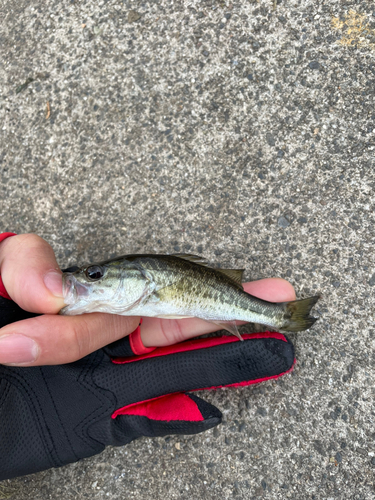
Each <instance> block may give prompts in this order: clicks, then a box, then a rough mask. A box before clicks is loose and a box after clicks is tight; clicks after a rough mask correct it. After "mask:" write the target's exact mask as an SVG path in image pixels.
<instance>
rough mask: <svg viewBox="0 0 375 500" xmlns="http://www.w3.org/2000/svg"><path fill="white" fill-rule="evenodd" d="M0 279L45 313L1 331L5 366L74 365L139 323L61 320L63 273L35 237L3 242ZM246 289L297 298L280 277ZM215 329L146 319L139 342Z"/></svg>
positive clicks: (165, 341)
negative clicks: (73, 363) (59, 314)
mask: <svg viewBox="0 0 375 500" xmlns="http://www.w3.org/2000/svg"><path fill="white" fill-rule="evenodd" d="M0 275H1V278H2V281H3V284H4V286H5V289H6V291H7V292H8V294H9V296H10V297H11V299H12V300H13V301H14V302H16V303H17V304H18V305H19V306H20V307H21V308H22V309H23V310H25V311H29V312H32V313H39V314H42V316H37V317H33V318H28V319H23V320H21V321H17V322H15V323H11V324H9V325H6V326H4V327H3V328H0V363H2V364H10V365H16V366H39V365H54V364H63V363H70V362H72V361H75V360H77V359H80V358H82V357H84V356H85V355H87V354H89V353H91V352H93V351H96V350H97V349H100V348H101V347H103V346H105V345H107V344H110V343H112V342H114V341H116V340H118V339H120V338H122V337H125V336H127V335H129V334H130V333H131V332H133V331H134V330H135V329H136V327H137V326H138V324H139V318H138V317H131V316H118V315H112V314H103V313H91V314H84V315H81V316H58V315H57V313H58V312H59V311H60V309H61V308H62V307H63V306H64V301H63V299H62V279H61V275H62V273H61V270H60V268H59V266H58V264H57V261H56V258H55V255H54V252H53V249H52V247H51V246H50V245H49V244H48V243H47V242H46V241H45V240H43V239H42V238H40V237H39V236H36V235H34V234H23V235H18V236H12V237H10V238H7V239H5V240H4V241H2V242H1V243H0ZM244 289H245V291H247V292H248V293H250V294H252V295H254V296H256V297H259V298H261V299H264V300H269V301H272V302H283V301H290V300H295V292H294V289H293V287H292V285H291V284H290V283H288V282H287V281H285V280H283V279H280V278H269V279H264V280H260V281H255V282H251V283H244ZM0 321H1V313H0ZM215 330H217V327H216V326H215V325H213V324H210V323H207V322H206V321H203V320H200V319H196V318H192V319H181V320H167V319H159V318H144V320H143V324H142V329H141V338H142V342H143V344H144V346H146V347H151V346H153V347H160V346H167V345H171V344H174V343H176V342H181V341H183V340H186V339H189V338H192V337H196V336H198V335H203V334H205V333H209V332H212V331H215Z"/></svg>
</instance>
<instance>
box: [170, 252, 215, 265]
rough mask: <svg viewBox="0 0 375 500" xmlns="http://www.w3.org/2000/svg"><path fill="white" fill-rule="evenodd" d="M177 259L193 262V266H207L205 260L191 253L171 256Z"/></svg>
mask: <svg viewBox="0 0 375 500" xmlns="http://www.w3.org/2000/svg"><path fill="white" fill-rule="evenodd" d="M171 255H173V256H174V257H178V258H179V259H184V260H188V261H189V262H194V263H195V264H200V265H201V266H208V264H207V260H206V259H205V258H204V257H201V256H200V255H194V254H191V253H173V254H171Z"/></svg>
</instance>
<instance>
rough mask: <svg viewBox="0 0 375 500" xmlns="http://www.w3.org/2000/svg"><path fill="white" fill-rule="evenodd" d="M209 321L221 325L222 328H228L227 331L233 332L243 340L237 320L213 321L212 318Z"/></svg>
mask: <svg viewBox="0 0 375 500" xmlns="http://www.w3.org/2000/svg"><path fill="white" fill-rule="evenodd" d="M209 323H214V324H215V325H217V326H219V327H220V328H221V329H222V330H226V331H227V332H229V333H231V334H232V335H234V336H235V337H237V338H238V339H240V340H242V341H243V338H242V337H241V334H240V332H239V331H238V328H237V325H236V322H235V321H212V320H210V321H209Z"/></svg>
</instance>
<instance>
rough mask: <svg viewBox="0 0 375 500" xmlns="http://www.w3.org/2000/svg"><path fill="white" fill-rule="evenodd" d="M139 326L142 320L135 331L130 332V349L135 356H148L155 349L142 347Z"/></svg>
mask: <svg viewBox="0 0 375 500" xmlns="http://www.w3.org/2000/svg"><path fill="white" fill-rule="evenodd" d="M141 324H142V318H141V321H140V322H139V325H138V327H137V328H136V330H134V332H132V333H131V334H130V335H129V342H130V347H131V348H132V351H133V352H134V353H135V354H136V355H137V356H142V355H143V354H148V353H149V352H152V351H154V350H155V349H156V347H146V346H144V345H143V342H142V337H141Z"/></svg>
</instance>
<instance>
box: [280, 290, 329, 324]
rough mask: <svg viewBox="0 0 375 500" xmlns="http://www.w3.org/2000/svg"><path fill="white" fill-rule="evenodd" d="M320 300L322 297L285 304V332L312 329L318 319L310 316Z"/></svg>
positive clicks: (317, 296) (316, 296)
mask: <svg viewBox="0 0 375 500" xmlns="http://www.w3.org/2000/svg"><path fill="white" fill-rule="evenodd" d="M319 299H320V296H319V295H315V296H314V297H309V298H308V299H302V300H294V301H292V302H284V307H285V316H284V318H285V324H284V325H283V330H286V331H288V332H300V331H302V330H307V329H308V328H310V326H312V325H313V324H314V323H315V321H316V320H317V319H318V318H314V317H313V316H310V311H311V309H312V308H313V307H314V305H315V304H316V303H317V302H318V300H319Z"/></svg>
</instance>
